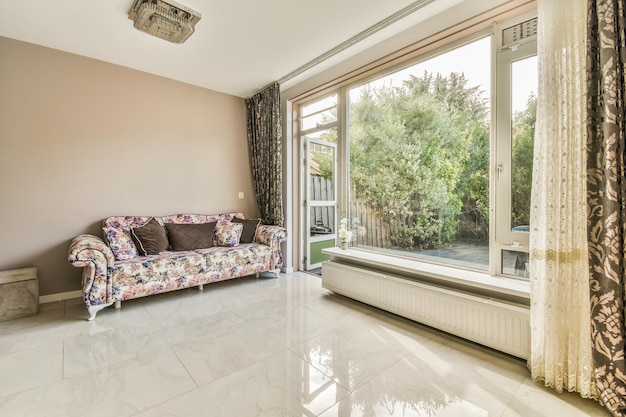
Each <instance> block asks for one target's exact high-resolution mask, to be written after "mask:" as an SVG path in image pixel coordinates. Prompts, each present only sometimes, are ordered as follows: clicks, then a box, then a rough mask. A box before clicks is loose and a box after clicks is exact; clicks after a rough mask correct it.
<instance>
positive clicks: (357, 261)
mask: <svg viewBox="0 0 626 417" xmlns="http://www.w3.org/2000/svg"><path fill="white" fill-rule="evenodd" d="M322 252H323V253H325V254H327V255H330V257H331V260H333V261H338V262H344V263H349V264H352V265H361V266H364V267H367V268H370V269H375V270H380V271H384V272H389V273H398V274H400V275H405V276H408V277H424V278H426V279H428V280H429V281H430V282H434V283H438V284H440V285H442V286H452V287H460V288H463V289H471V290H473V291H476V292H477V293H485V292H486V293H489V294H501V295H502V296H503V298H510V297H514V299H516V301H522V302H525V303H529V301H530V283H529V282H528V281H522V280H518V279H513V278H506V277H494V276H491V275H489V274H487V273H484V272H477V271H469V270H464V269H459V268H453V267H449V266H444V265H437V264H431V263H428V262H421V261H418V260H413V259H405V258H399V257H394V256H388V255H384V254H381V253H377V252H370V251H365V250H360V249H345V250H342V249H340V248H337V247H334V248H327V249H323V250H322Z"/></svg>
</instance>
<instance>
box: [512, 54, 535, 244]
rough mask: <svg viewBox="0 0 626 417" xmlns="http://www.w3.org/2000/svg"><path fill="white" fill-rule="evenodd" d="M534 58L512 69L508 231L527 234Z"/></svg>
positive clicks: (524, 60) (515, 64)
mask: <svg viewBox="0 0 626 417" xmlns="http://www.w3.org/2000/svg"><path fill="white" fill-rule="evenodd" d="M537 84H538V81H537V56H533V57H530V58H526V59H522V60H520V61H516V62H514V63H513V64H512V66H511V86H512V91H511V111H512V115H511V116H512V119H511V120H512V121H513V123H512V131H511V140H512V143H511V150H512V154H511V229H512V230H513V231H514V232H528V231H529V230H530V228H529V224H530V186H531V183H532V173H533V148H534V143H535V120H536V116H537Z"/></svg>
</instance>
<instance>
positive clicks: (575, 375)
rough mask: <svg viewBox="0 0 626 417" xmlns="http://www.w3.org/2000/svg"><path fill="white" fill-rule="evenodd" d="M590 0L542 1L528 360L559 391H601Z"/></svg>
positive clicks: (534, 373)
mask: <svg viewBox="0 0 626 417" xmlns="http://www.w3.org/2000/svg"><path fill="white" fill-rule="evenodd" d="M586 1H587V0H540V1H539V2H538V25H539V26H538V39H537V55H538V62H539V89H538V97H537V124H536V127H535V149H534V163H533V188H532V193H531V220H530V224H531V234H530V271H531V276H530V284H531V310H530V319H531V355H530V358H529V367H530V370H531V374H532V377H533V379H534V380H535V381H540V382H542V383H544V384H545V385H546V386H549V387H552V388H554V389H555V390H556V391H558V392H562V391H564V390H566V391H577V392H579V393H580V394H581V395H582V396H583V397H587V398H588V397H593V398H595V397H597V393H596V391H595V386H594V384H593V374H592V359H591V337H590V332H591V330H590V322H589V314H590V313H589V309H590V303H589V274H588V273H587V271H588V263H587V229H586V223H587V205H586V200H585V198H586V183H585V172H586V162H585V161H586V159H585V156H586V154H585V143H586V128H585V103H586V100H585V58H586V48H585V40H586V38H585V33H586V30H585V28H586V7H587V4H586Z"/></svg>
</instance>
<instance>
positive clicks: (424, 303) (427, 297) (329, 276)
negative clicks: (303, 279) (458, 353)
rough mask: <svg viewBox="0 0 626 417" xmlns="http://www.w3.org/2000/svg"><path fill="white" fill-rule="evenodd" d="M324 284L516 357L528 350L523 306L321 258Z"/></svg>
mask: <svg viewBox="0 0 626 417" xmlns="http://www.w3.org/2000/svg"><path fill="white" fill-rule="evenodd" d="M322 286H323V287H324V288H327V289H329V290H331V291H333V292H336V293H337V294H341V295H345V296H346V297H350V298H353V299H355V300H358V301H361V302H363V303H366V304H369V305H372V306H374V307H378V308H380V309H383V310H386V311H389V312H391V313H394V314H397V315H399V316H402V317H406V318H408V319H411V320H414V321H417V322H419V323H423V324H426V325H428V326H431V327H434V328H436V329H439V330H443V331H445V332H448V333H451V334H453V335H456V336H459V337H462V338H465V339H468V340H471V341H473V342H476V343H479V344H481V345H484V346H488V347H491V348H493V349H496V350H499V351H501V352H505V353H508V354H510V355H513V356H516V357H518V358H522V359H527V358H528V356H529V351H530V314H529V313H530V312H529V308H528V307H526V306H523V305H518V304H510V303H506V302H500V301H497V300H494V299H491V298H487V297H484V298H483V297H480V296H476V295H471V294H466V293H463V292H460V291H454V290H451V289H446V288H440V287H437V286H434V285H429V284H426V283H421V282H416V281H414V280H410V279H407V278H401V277H398V276H393V275H389V274H383V273H379V272H375V271H371V270H368V269H365V268H357V267H353V266H349V265H344V264H341V263H337V262H334V261H329V262H325V263H323V264H322Z"/></svg>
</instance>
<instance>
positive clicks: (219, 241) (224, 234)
mask: <svg viewBox="0 0 626 417" xmlns="http://www.w3.org/2000/svg"><path fill="white" fill-rule="evenodd" d="M242 231H243V224H241V223H218V224H217V227H216V228H215V235H214V236H213V241H214V244H215V245H216V246H237V245H238V244H239V239H240V238H241V232H242Z"/></svg>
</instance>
